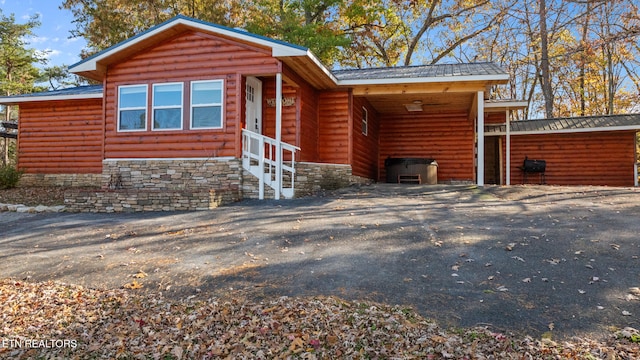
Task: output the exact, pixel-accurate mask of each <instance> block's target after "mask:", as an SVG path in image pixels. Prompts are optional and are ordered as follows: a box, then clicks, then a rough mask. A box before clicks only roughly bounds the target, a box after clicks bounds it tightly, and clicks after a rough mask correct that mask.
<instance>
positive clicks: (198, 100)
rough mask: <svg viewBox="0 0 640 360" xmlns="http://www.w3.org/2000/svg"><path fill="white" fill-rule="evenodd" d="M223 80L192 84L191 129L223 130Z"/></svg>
mask: <svg viewBox="0 0 640 360" xmlns="http://www.w3.org/2000/svg"><path fill="white" fill-rule="evenodd" d="M223 86H224V82H223V81H222V80H207V81H193V82H191V128H192V129H220V128H222V114H223V109H222V95H223V91H222V89H223Z"/></svg>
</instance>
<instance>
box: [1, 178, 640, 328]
mask: <svg viewBox="0 0 640 360" xmlns="http://www.w3.org/2000/svg"><path fill="white" fill-rule="evenodd" d="M639 217H640V190H639V189H633V188H605V187H550V186H545V187H537V186H512V187H485V188H483V189H478V188H476V187H474V186H440V185H438V186H417V185H403V186H400V185H391V184H378V185H372V186H363V187H353V188H349V189H344V190H340V191H336V192H332V193H330V194H327V195H326V196H318V197H310V198H304V199H296V200H285V201H279V202H276V201H243V202H240V203H237V204H235V205H231V206H226V207H222V208H219V209H216V210H211V211H202V212H183V213H136V214H67V213H60V214H55V213H48V214H20V213H9V212H5V213H0V248H1V249H2V251H1V253H0V277H11V278H17V279H29V280H33V281H40V280H49V279H55V280H59V281H62V282H66V283H74V284H80V285H84V286H87V287H93V288H116V287H122V286H127V287H129V288H133V289H132V290H131V291H140V292H142V291H152V292H162V293H163V294H164V295H165V296H167V297H175V298H182V297H196V298H203V299H204V298H209V297H226V296H248V297H251V298H255V299H257V300H260V299H265V298H272V297H277V296H283V295H286V296H305V295H317V294H323V295H335V296H339V297H342V298H345V299H352V300H359V299H363V300H372V301H377V302H383V303H388V304H406V305H407V306H410V307H413V308H415V309H416V310H417V311H418V312H420V313H421V314H422V315H423V316H425V317H427V318H431V319H434V320H436V321H437V322H438V323H439V324H440V325H441V326H443V327H467V326H474V325H485V326H489V327H491V328H494V329H496V330H499V331H503V332H513V333H516V334H520V335H522V334H530V335H534V336H542V335H545V336H552V337H553V338H554V339H560V338H566V337H570V336H574V335H576V336H589V337H592V338H602V337H604V336H605V335H608V334H610V333H611V331H612V330H614V329H617V328H623V327H626V326H631V327H635V328H640V320H639V319H640V294H638V292H637V291H636V290H637V287H640V235H639V234H640V219H639ZM634 288H635V289H634ZM545 333H546V334H545Z"/></svg>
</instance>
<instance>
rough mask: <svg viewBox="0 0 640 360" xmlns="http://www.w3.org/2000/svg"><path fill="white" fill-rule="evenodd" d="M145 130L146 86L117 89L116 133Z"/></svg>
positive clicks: (128, 86)
mask: <svg viewBox="0 0 640 360" xmlns="http://www.w3.org/2000/svg"><path fill="white" fill-rule="evenodd" d="M146 129H147V85H126V86H120V87H119V88H118V131H140V130H146Z"/></svg>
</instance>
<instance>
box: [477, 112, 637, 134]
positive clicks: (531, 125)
mask: <svg viewBox="0 0 640 360" xmlns="http://www.w3.org/2000/svg"><path fill="white" fill-rule="evenodd" d="M510 125H511V126H510V131H511V133H512V134H514V135H517V134H518V133H526V134H535V133H554V132H557V133H562V132H580V131H597V130H602V131H606V130H634V129H638V130H640V114H623V115H598V116H584V117H565V118H556V119H536V120H520V121H512V122H511V123H510ZM485 133H486V134H504V133H506V125H505V124H499V125H492V124H490V125H487V126H486V127H485Z"/></svg>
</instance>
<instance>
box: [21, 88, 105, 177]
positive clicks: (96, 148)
mask: <svg viewBox="0 0 640 360" xmlns="http://www.w3.org/2000/svg"><path fill="white" fill-rule="evenodd" d="M19 123H20V125H19V126H20V128H19V134H20V135H19V139H18V167H19V168H20V169H22V170H24V171H25V172H27V173H31V174H91V173H100V172H102V137H103V135H102V134H103V133H102V99H89V100H67V101H48V102H33V103H23V104H20V122H19Z"/></svg>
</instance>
